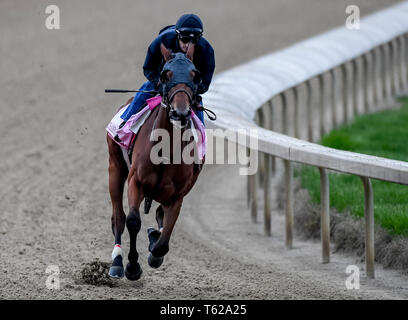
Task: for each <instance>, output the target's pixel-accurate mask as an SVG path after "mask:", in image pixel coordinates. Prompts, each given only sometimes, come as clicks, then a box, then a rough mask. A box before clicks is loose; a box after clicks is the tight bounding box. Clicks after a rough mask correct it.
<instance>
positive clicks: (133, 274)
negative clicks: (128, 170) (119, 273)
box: [125, 175, 143, 281]
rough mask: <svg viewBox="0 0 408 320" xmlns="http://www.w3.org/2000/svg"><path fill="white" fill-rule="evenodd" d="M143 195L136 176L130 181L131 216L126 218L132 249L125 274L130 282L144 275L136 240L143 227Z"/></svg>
mask: <svg viewBox="0 0 408 320" xmlns="http://www.w3.org/2000/svg"><path fill="white" fill-rule="evenodd" d="M142 199H143V194H142V192H141V190H140V187H139V186H138V184H137V181H136V178H135V175H133V176H132V177H131V178H130V179H129V188H128V200H129V214H128V216H127V218H126V227H127V229H128V231H129V238H130V249H129V255H128V258H129V263H128V264H127V266H126V270H125V274H126V278H128V279H129V280H132V281H134V280H138V279H139V278H140V276H141V275H142V268H141V267H140V264H139V263H138V262H137V260H138V259H139V254H138V252H137V250H136V238H137V234H138V233H139V231H140V227H141V225H142V220H141V219H140V212H139V206H140V203H141V202H142Z"/></svg>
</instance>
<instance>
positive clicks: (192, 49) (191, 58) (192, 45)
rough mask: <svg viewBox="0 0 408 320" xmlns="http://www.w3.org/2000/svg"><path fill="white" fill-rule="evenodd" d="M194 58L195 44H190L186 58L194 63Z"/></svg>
mask: <svg viewBox="0 0 408 320" xmlns="http://www.w3.org/2000/svg"><path fill="white" fill-rule="evenodd" d="M193 56H194V44H192V43H190V45H189V46H188V49H187V53H186V57H187V58H188V59H189V60H190V61H191V62H193Z"/></svg>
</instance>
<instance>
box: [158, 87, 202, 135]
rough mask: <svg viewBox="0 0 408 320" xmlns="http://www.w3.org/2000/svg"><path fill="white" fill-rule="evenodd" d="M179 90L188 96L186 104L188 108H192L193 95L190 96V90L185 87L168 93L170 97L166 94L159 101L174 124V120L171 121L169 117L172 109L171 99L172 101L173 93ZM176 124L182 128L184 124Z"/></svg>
mask: <svg viewBox="0 0 408 320" xmlns="http://www.w3.org/2000/svg"><path fill="white" fill-rule="evenodd" d="M180 92H183V93H185V94H186V96H187V97H188V101H189V106H188V107H189V109H192V105H193V103H194V100H193V97H192V96H191V94H190V92H188V91H187V90H186V89H177V90H175V91H174V92H173V93H172V94H171V95H170V97H168V95H166V96H165V97H164V99H163V100H162V102H161V105H162V107H164V108H165V109H166V111H167V114H168V115H169V118H170V121H171V122H172V123H173V124H176V122H174V121H172V120H171V117H170V114H171V112H172V111H174V108H173V107H172V105H171V103H172V101H173V99H174V97H175V95H176V94H177V93H180ZM178 126H179V127H180V128H184V127H185V126H186V125H183V126H181V125H178Z"/></svg>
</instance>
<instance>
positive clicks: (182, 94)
mask: <svg viewBox="0 0 408 320" xmlns="http://www.w3.org/2000/svg"><path fill="white" fill-rule="evenodd" d="M161 52H162V54H163V57H164V60H165V61H166V64H165V65H164V66H163V70H162V72H161V74H160V82H161V83H162V86H163V103H164V105H165V106H166V108H167V109H168V113H169V118H170V121H171V122H172V123H173V124H177V125H179V126H181V127H185V126H186V124H187V123H188V121H189V120H190V119H191V107H192V105H193V104H194V103H195V100H196V94H197V87H198V85H199V84H200V82H201V74H200V72H199V71H198V70H197V69H196V68H195V66H194V64H193V54H194V45H190V47H189V49H188V50H187V53H186V54H183V53H176V54H172V53H171V52H170V51H169V50H168V49H166V47H165V46H164V45H163V44H161Z"/></svg>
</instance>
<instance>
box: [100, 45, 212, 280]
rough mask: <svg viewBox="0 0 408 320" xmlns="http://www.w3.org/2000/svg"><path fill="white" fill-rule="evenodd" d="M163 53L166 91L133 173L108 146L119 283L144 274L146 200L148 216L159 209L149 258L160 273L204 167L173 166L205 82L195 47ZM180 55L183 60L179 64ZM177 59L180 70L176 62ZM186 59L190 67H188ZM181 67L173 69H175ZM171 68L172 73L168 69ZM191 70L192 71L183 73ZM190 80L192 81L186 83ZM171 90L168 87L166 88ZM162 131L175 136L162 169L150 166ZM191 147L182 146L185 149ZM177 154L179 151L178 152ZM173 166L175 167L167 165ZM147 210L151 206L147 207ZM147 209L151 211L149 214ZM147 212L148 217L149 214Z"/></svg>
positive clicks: (141, 140)
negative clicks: (125, 244) (124, 241)
mask: <svg viewBox="0 0 408 320" xmlns="http://www.w3.org/2000/svg"><path fill="white" fill-rule="evenodd" d="M161 53H162V55H163V57H164V60H165V65H164V67H163V69H162V72H161V74H160V82H161V83H162V85H163V88H167V90H164V93H163V96H162V103H161V105H160V106H158V107H156V108H155V109H153V110H152V113H151V114H150V116H149V118H148V119H147V120H146V121H145V123H144V124H143V126H142V127H141V128H140V130H139V132H138V133H137V136H136V139H135V141H134V146H133V152H132V156H131V163H132V165H131V167H130V169H128V166H127V164H126V162H125V160H124V158H123V155H122V151H121V149H120V146H119V145H118V144H116V143H115V142H114V141H113V139H112V138H111V137H110V136H109V135H108V136H107V143H108V150H109V193H110V197H111V201H112V220H111V222H112V232H113V234H114V237H115V247H114V249H113V252H112V266H111V268H110V270H109V275H110V276H111V277H114V278H122V277H123V276H124V274H125V275H126V277H127V278H128V279H129V280H138V279H139V278H140V276H141V274H142V268H141V267H140V264H139V263H138V258H139V254H138V252H137V250H136V238H137V234H138V233H139V231H140V228H141V223H142V221H141V217H140V212H139V206H140V204H141V202H142V201H143V200H144V199H145V213H148V210H149V209H150V204H151V200H155V201H156V202H158V203H159V206H158V208H157V210H156V221H157V224H158V230H156V229H154V228H149V229H148V237H149V243H150V244H149V252H150V253H149V257H148V263H149V265H150V266H151V267H153V268H158V267H159V266H160V265H161V264H162V262H163V258H164V255H165V254H166V253H167V252H168V251H169V241H170V236H171V234H172V231H173V227H174V225H175V223H176V220H177V218H178V216H179V213H180V210H181V206H182V203H183V198H184V196H186V195H187V193H188V192H189V191H190V190H191V188H192V187H193V186H194V184H195V182H196V181H197V178H198V175H199V174H200V172H201V169H202V166H203V164H204V161H205V158H203V159H202V160H201V162H200V163H197V162H194V163H185V161H183V160H181V162H180V163H173V161H172V160H173V159H174V158H175V157H176V156H177V155H176V154H175V151H174V148H173V145H174V144H176V143H178V142H176V141H174V140H175V139H174V138H173V131H174V130H180V131H181V135H182V134H183V132H184V130H186V128H188V127H189V125H188V124H189V123H191V121H190V119H191V116H192V111H191V108H192V105H193V104H194V103H195V92H194V89H195V86H197V85H198V84H199V82H200V74H199V71H198V70H196V69H195V67H194V65H193V62H192V60H193V53H194V45H191V46H190V47H189V49H188V51H187V53H186V54H185V55H184V54H181V53H177V54H175V55H174V54H172V53H171V52H170V50H168V49H166V48H165V46H164V45H163V44H161ZM180 55H182V57H181V58H180ZM175 56H177V58H178V60H180V61H181V62H183V63H181V64H178V65H177V63H176V62H174V61H173V60H175ZM183 59H184V60H185V61H183ZM172 62H174V63H173V64H175V65H176V67H174V66H173V67H171V65H170V64H171V63H172ZM169 66H170V67H169ZM184 66H187V67H188V68H187V69H186V68H184ZM186 71H187V72H188V73H187V75H188V77H189V79H188V81H184V82H183V81H181V83H178V81H179V79H183V77H184V78H185V77H186ZM166 86H167V87H166ZM156 129H163V130H167V132H169V136H170V150H171V156H170V159H163V161H162V162H161V163H159V164H155V163H153V162H152V161H151V157H150V153H151V151H152V148H153V147H154V146H155V145H156V144H157V143H158V141H152V139H151V136H152V132H153V131H154V130H156ZM187 143H188V142H183V141H181V142H179V144H180V146H181V150H182V148H183V147H184V146H185V145H186V144H187ZM177 152H178V151H177ZM168 160H170V161H168ZM126 179H127V181H128V204H129V213H128V215H127V216H126V215H125V213H124V210H123V203H122V201H123V190H124V184H125V182H126ZM146 204H147V205H146ZM146 206H147V208H146ZM146 211H147V212H146ZM125 225H126V227H127V229H128V231H129V237H130V248H129V254H128V260H129V263H128V264H127V266H126V269H124V267H123V258H122V255H123V251H122V249H121V235H122V233H123V231H124V228H125Z"/></svg>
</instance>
